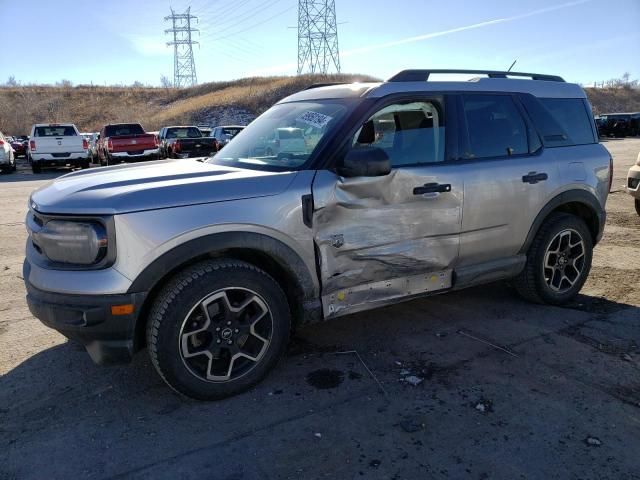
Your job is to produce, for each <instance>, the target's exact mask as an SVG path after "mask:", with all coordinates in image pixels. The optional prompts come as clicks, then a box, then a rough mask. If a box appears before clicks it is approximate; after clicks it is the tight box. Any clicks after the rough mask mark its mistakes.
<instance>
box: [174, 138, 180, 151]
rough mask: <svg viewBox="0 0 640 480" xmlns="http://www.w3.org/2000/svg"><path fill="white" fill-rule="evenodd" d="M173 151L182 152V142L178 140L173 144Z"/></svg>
mask: <svg viewBox="0 0 640 480" xmlns="http://www.w3.org/2000/svg"><path fill="white" fill-rule="evenodd" d="M173 150H174V151H176V152H180V151H182V143H180V140H176V143H174V144H173Z"/></svg>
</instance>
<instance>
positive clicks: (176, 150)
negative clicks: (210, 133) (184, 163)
mask: <svg viewBox="0 0 640 480" xmlns="http://www.w3.org/2000/svg"><path fill="white" fill-rule="evenodd" d="M159 137H160V138H159V140H160V152H161V155H162V156H164V157H167V158H192V157H209V156H211V155H213V154H215V152H216V151H217V146H216V142H215V139H213V138H209V137H203V136H202V132H201V131H200V129H199V128H198V127H195V126H173V127H164V128H162V129H160V133H159Z"/></svg>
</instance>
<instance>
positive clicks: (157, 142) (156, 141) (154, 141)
mask: <svg viewBox="0 0 640 480" xmlns="http://www.w3.org/2000/svg"><path fill="white" fill-rule="evenodd" d="M153 143H154V144H155V146H156V147H157V146H158V145H160V140H158V136H157V135H154V136H153Z"/></svg>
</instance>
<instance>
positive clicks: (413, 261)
mask: <svg viewBox="0 0 640 480" xmlns="http://www.w3.org/2000/svg"><path fill="white" fill-rule="evenodd" d="M433 73H443V72H442V71H433V70H430V71H429V70H409V71H403V72H401V73H399V74H398V75H396V76H394V77H393V78H391V79H390V80H388V81H386V82H383V83H361V84H348V85H329V86H326V85H325V86H320V87H316V88H313V87H312V88H309V89H307V90H305V91H302V92H300V93H297V94H295V95H292V96H290V97H288V98H285V99H284V100H282V101H280V102H278V103H277V104H276V105H275V106H273V107H272V108H271V109H269V110H268V111H267V112H266V113H264V114H263V115H261V116H260V117H259V118H258V119H257V120H255V121H254V122H253V123H252V124H251V125H249V126H248V127H247V128H245V129H244V130H243V131H242V132H241V133H239V134H238V136H237V137H236V138H235V139H234V141H233V142H231V143H230V144H229V145H227V146H226V147H225V148H224V149H223V150H221V151H220V152H219V153H218V154H217V155H215V156H214V157H212V158H209V159H207V160H206V161H204V162H199V161H184V160H181V161H173V160H166V161H157V162H152V163H145V164H138V165H118V166H113V167H108V168H102V169H93V170H91V171H87V172H74V173H71V174H69V175H65V176H63V177H60V178H58V179H57V180H55V181H54V182H53V183H51V184H49V185H47V186H45V187H43V188H41V189H39V190H38V191H36V192H34V193H33V195H32V196H31V199H30V210H29V213H28V216H27V220H26V221H27V227H28V230H29V238H28V240H27V250H26V260H25V262H24V280H25V283H26V287H27V292H28V295H27V301H28V304H29V307H30V309H31V311H32V312H33V314H34V315H35V316H36V317H38V318H39V319H40V320H42V322H43V323H44V324H46V325H48V326H50V327H52V328H55V329H56V330H58V331H60V332H61V333H63V334H64V335H66V336H67V337H69V338H71V339H74V340H77V341H79V342H81V343H82V344H84V345H85V347H86V349H87V351H88V352H89V354H90V355H91V357H92V358H93V359H94V361H96V362H97V363H110V362H116V361H126V360H129V359H130V358H131V356H132V355H133V354H134V352H136V351H138V350H139V349H141V348H143V347H144V346H145V345H146V346H147V347H148V350H149V353H150V355H151V359H152V361H153V364H154V365H155V368H156V369H157V371H158V373H159V374H160V376H161V377H162V378H163V379H164V380H165V381H166V382H167V383H168V384H169V385H170V386H171V387H172V388H173V389H175V390H177V391H178V392H181V393H183V394H185V395H188V396H190V397H195V398H199V399H214V398H221V397H225V396H228V395H232V394H235V393H238V392H240V391H243V390H245V389H247V388H249V387H251V386H252V385H254V384H256V383H257V382H258V381H260V380H261V379H262V378H263V377H264V376H265V375H266V374H267V372H268V371H269V370H271V369H272V368H273V367H274V365H275V364H276V362H277V360H278V359H279V358H280V357H281V355H282V354H283V352H284V350H285V348H286V346H287V342H288V340H289V336H290V334H291V331H292V330H293V329H295V328H296V327H297V326H300V325H303V324H306V323H309V322H314V321H318V320H326V319H330V318H334V317H340V316H342V315H346V314H350V313H353V312H358V311H362V310H367V309H371V308H375V307H379V306H382V305H389V304H393V303H397V302H401V301H405V300H408V299H411V298H415V297H419V296H423V295H433V294H438V293H444V292H447V291H450V290H458V289H461V288H465V287H470V286H472V285H478V284H482V283H487V282H492V281H495V280H500V279H512V281H513V283H514V285H515V287H516V289H517V290H518V291H519V292H520V293H521V294H522V296H524V297H525V298H526V299H528V300H531V301H533V302H538V303H548V304H555V305H559V304H564V303H566V302H569V301H570V300H571V299H573V298H574V297H575V295H576V294H577V293H578V292H579V290H580V289H581V287H582V285H583V284H584V282H585V280H586V278H587V275H588V274H589V270H590V267H591V258H592V250H593V246H594V245H595V244H596V243H597V242H598V241H599V239H600V238H601V235H602V230H603V226H604V221H605V201H606V199H607V194H608V192H609V188H610V181H611V158H610V156H609V154H608V153H607V151H606V149H605V148H604V147H603V146H602V145H600V144H599V143H598V137H597V134H596V129H595V125H594V122H593V119H592V116H591V114H590V112H591V109H590V106H589V104H588V102H587V99H586V97H585V93H584V91H583V90H582V89H581V88H580V87H579V86H578V85H572V84H569V83H565V82H564V81H563V80H562V79H561V78H559V77H555V76H547V75H538V74H519V73H513V72H510V73H508V74H507V73H506V72H486V71H482V72H476V71H447V72H445V73H448V74H458V73H463V74H469V73H471V74H473V75H478V78H474V79H473V80H470V81H429V77H430V76H431V75H432V74H433ZM480 76H481V77H482V78H480ZM431 78H432V79H433V77H431ZM281 129H297V130H300V131H302V132H303V135H304V140H305V142H304V145H305V148H304V150H303V151H296V152H278V153H277V154H276V153H272V154H271V155H268V154H267V153H266V151H265V149H264V143H265V140H266V139H268V138H270V137H271V136H272V135H273V133H274V131H278V130H281Z"/></svg>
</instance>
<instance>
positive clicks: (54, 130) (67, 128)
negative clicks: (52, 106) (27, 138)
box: [34, 125, 77, 137]
mask: <svg viewBox="0 0 640 480" xmlns="http://www.w3.org/2000/svg"><path fill="white" fill-rule="evenodd" d="M75 135H77V133H76V129H75V128H73V127H72V126H71V125H60V126H56V127H36V131H35V132H34V136H35V137H73V136H75Z"/></svg>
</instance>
